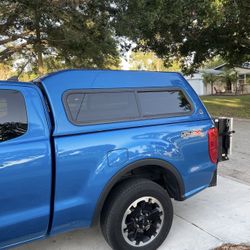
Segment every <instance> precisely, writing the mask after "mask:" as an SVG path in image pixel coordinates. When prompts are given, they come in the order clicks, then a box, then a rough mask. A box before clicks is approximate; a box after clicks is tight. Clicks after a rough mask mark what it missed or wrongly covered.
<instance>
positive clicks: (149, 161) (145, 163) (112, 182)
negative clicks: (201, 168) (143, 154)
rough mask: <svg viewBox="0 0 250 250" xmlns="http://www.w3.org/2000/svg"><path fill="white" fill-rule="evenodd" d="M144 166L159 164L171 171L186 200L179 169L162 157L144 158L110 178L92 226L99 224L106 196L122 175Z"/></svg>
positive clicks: (180, 195)
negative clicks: (161, 158)
mask: <svg viewBox="0 0 250 250" xmlns="http://www.w3.org/2000/svg"><path fill="white" fill-rule="evenodd" d="M143 166H157V167H160V168H162V169H165V170H167V171H170V172H171V173H172V174H173V175H174V176H175V178H176V181H177V183H178V186H179V197H180V199H179V200H184V199H185V198H184V194H185V186H184V182H183V179H182V177H181V175H180V173H179V171H178V170H177V169H176V168H175V167H174V166H172V165H171V164H169V163H168V162H166V161H164V160H160V159H152V158H150V159H143V160H138V161H135V162H133V163H130V164H129V165H127V166H125V167H123V168H122V169H121V170H120V171H118V172H117V173H116V174H115V175H114V176H112V178H111V179H110V180H109V182H108V183H107V184H106V185H105V187H104V189H103V191H102V193H101V195H100V197H99V199H98V201H97V204H96V208H95V212H94V216H93V218H92V224H91V225H92V226H93V225H97V224H98V222H99V219H100V213H101V211H102V208H103V205H104V203H105V201H106V198H107V197H108V195H109V193H110V191H111V190H112V188H113V187H114V186H115V185H116V184H117V183H118V182H119V181H120V180H121V177H122V176H124V175H125V174H126V173H129V172H130V171H132V170H135V169H137V168H140V167H143Z"/></svg>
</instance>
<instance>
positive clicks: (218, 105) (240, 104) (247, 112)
mask: <svg viewBox="0 0 250 250" xmlns="http://www.w3.org/2000/svg"><path fill="white" fill-rule="evenodd" d="M201 100H202V101H203V102H204V104H205V106H206V107H207V109H208V111H209V113H210V114H211V115H212V116H229V117H238V118H248V119H250V95H244V96H202V97H201Z"/></svg>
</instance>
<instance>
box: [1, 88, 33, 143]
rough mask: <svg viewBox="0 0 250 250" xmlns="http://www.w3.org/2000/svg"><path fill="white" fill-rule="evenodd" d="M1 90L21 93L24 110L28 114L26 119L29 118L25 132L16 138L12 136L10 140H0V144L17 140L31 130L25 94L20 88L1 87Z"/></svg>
mask: <svg viewBox="0 0 250 250" xmlns="http://www.w3.org/2000/svg"><path fill="white" fill-rule="evenodd" d="M1 91H6V92H17V93H18V94H20V96H21V97H22V99H23V104H24V110H25V115H26V120H27V128H26V131H25V133H23V134H22V135H19V136H16V137H14V138H11V139H8V140H5V141H1V140H0V144H2V143H5V142H9V141H13V140H16V139H19V138H21V137H23V136H24V135H26V134H27V133H28V131H29V116H28V110H27V103H26V99H25V97H24V94H23V93H22V92H21V91H20V90H17V89H5V88H1V89H0V92H1Z"/></svg>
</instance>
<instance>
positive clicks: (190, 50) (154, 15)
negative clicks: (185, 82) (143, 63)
mask: <svg viewBox="0 0 250 250" xmlns="http://www.w3.org/2000/svg"><path fill="white" fill-rule="evenodd" d="M115 2H116V4H115V5H114V6H113V13H114V19H113V25H114V27H115V28H116V32H117V35H118V36H126V37H128V38H129V39H131V41H133V42H134V43H136V44H137V48H138V49H141V50H143V51H154V52H155V53H156V54H157V56H159V57H160V58H162V59H163V60H164V61H165V62H166V63H168V62H169V60H170V59H171V58H173V57H176V58H179V59H180V60H181V62H182V69H183V70H184V71H185V72H186V73H190V72H194V71H195V69H197V68H198V67H200V66H201V65H202V63H204V62H205V61H206V60H207V59H209V58H213V57H214V56H216V55H219V56H221V57H222V58H223V60H226V61H227V62H229V63H230V64H241V63H242V62H244V61H247V60H248V59H250V43H249V37H250V20H249V18H250V16H249V11H250V10H249V8H250V5H249V2H248V1H242V0H197V1H193V0H175V1H171V0H138V1H133V0H116V1H115Z"/></svg>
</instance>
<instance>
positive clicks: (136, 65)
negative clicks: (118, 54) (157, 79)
mask: <svg viewBox="0 0 250 250" xmlns="http://www.w3.org/2000/svg"><path fill="white" fill-rule="evenodd" d="M129 61H130V65H131V66H130V69H132V70H151V71H180V66H179V63H178V61H173V63H172V65H171V66H169V67H167V66H166V65H164V61H163V60H162V59H160V58H159V57H157V56H156V55H155V53H153V52H147V53H144V52H141V51H137V52H132V53H131V56H130V60H129Z"/></svg>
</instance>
